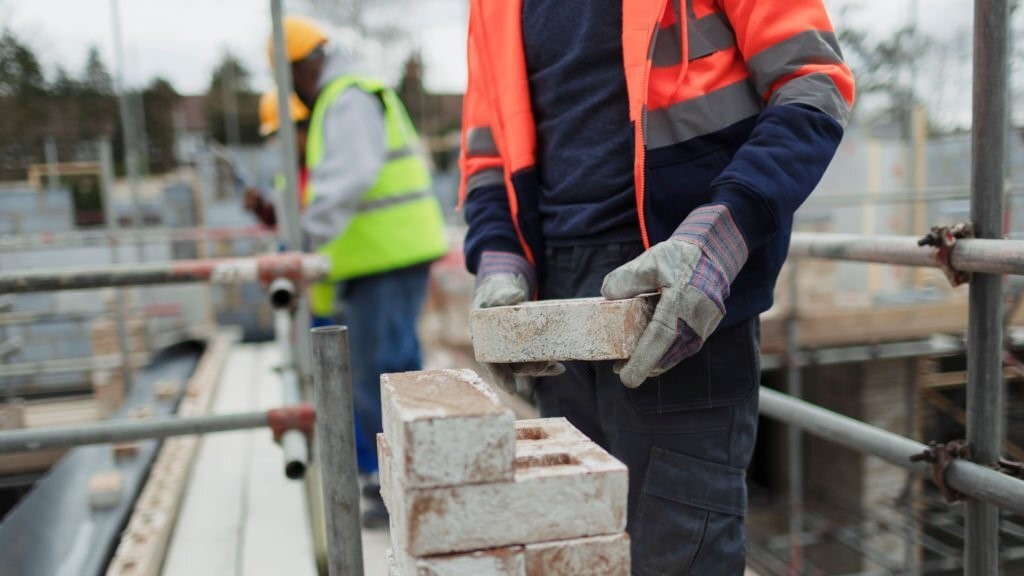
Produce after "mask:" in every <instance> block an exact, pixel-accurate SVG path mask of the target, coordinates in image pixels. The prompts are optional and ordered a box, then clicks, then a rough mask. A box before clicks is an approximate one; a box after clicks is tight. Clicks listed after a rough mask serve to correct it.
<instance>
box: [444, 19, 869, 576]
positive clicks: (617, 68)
mask: <svg viewBox="0 0 1024 576" xmlns="http://www.w3.org/2000/svg"><path fill="white" fill-rule="evenodd" d="M470 6H471V8H470V24H469V84H468V88H467V93H466V99H465V108H464V117H463V146H462V158H461V165H462V189H461V194H462V200H463V205H464V209H465V216H466V220H467V221H468V223H469V231H468V233H467V236H466V242H465V252H466V261H467V265H468V267H469V269H470V271H471V272H474V273H475V274H476V276H477V288H476V294H475V297H474V305H475V306H477V307H490V306H498V305H509V304H516V303H519V302H522V301H524V300H527V299H530V298H536V297H539V298H542V299H559V298H576V297H592V296H599V295H603V296H605V297H606V298H610V299H618V298H628V297H632V296H636V295H639V294H643V293H651V292H660V293H661V298H660V301H659V303H658V305H657V308H656V311H655V314H654V318H653V320H652V321H651V323H650V325H649V326H648V327H647V329H646V330H645V332H644V333H643V335H642V336H641V339H640V342H639V345H638V347H637V351H636V352H635V353H634V355H633V357H632V358H630V359H629V360H628V361H626V362H624V363H620V365H614V364H612V363H610V362H590V363H581V362H567V363H565V366H564V367H563V366H561V365H558V364H552V365H549V364H545V363H540V364H530V365H489V366H486V368H487V371H488V372H489V374H490V376H491V378H492V380H493V381H494V382H495V383H497V384H499V385H501V386H504V387H506V388H507V389H514V386H515V376H516V375H517V374H526V375H534V376H537V375H545V376H544V377H541V378H538V380H537V385H536V397H537V401H538V404H539V406H540V409H541V412H542V415H544V416H564V417H566V418H568V419H569V420H570V421H571V422H572V423H573V424H575V425H576V426H577V427H578V428H580V429H581V430H582V431H583V432H584V433H586V434H587V435H588V436H590V437H591V438H592V439H594V440H595V441H597V442H598V443H599V444H601V445H602V446H604V447H605V448H607V449H608V450H609V451H610V452H611V453H612V454H613V455H615V456H616V457H617V458H619V459H620V460H622V461H623V462H624V463H625V464H626V465H627V466H628V467H629V514H628V526H627V529H628V531H629V534H630V538H631V541H632V550H633V554H632V562H633V565H632V566H633V567H632V569H633V573H634V574H639V575H666V574H672V575H675V574H700V575H711V574H713V575H716V576H719V575H732V574H736V575H739V574H742V573H743V570H744V563H745V556H744V553H745V546H746V543H745V532H744V527H743V518H744V514H745V512H746V507H747V494H746V487H745V483H744V477H745V470H746V468H747V466H748V464H749V462H750V457H751V453H752V451H753V449H754V440H755V436H756V426H757V403H758V382H759V378H760V369H759V362H758V314H759V313H760V312H762V311H764V310H767V309H768V308H769V307H770V306H771V303H772V291H773V288H774V286H775V281H776V277H777V276H778V273H779V269H780V267H781V266H782V263H783V261H784V260H785V257H786V253H787V250H788V246H789V238H790V231H791V228H792V222H793V214H794V212H795V211H796V210H797V208H798V207H799V206H800V204H801V203H802V202H803V201H804V200H805V199H806V198H807V197H808V195H809V194H810V193H811V191H812V190H813V189H814V187H815V186H816V185H817V183H818V181H819V180H820V178H821V176H822V174H823V173H824V171H825V169H826V167H827V166H828V164H829V162H830V161H831V159H832V157H833V155H834V153H835V151H836V148H837V146H838V144H839V141H840V139H841V138H842V136H843V129H844V125H845V124H846V122H847V119H848V118H849V115H850V110H851V106H852V104H853V98H854V82H853V77H852V75H851V73H850V70H849V68H848V67H847V66H846V64H845V63H844V62H843V57H842V53H841V51H840V49H839V46H838V43H837V42H836V35H835V33H834V32H833V29H832V24H831V23H830V21H829V18H828V15H827V14H826V11H825V8H824V6H823V4H822V0H503V1H501V2H495V1H488V0H471V2H470ZM563 371H564V372H563ZM559 372H563V373H560V374H559Z"/></svg>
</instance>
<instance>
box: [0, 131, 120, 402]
mask: <svg viewBox="0 0 1024 576" xmlns="http://www.w3.org/2000/svg"><path fill="white" fill-rule="evenodd" d="M100 180H101V183H100V194H101V197H102V201H103V219H104V220H105V221H106V225H107V231H108V232H109V231H112V230H114V229H115V228H117V227H118V222H117V216H116V214H115V212H114V163H113V151H112V150H111V148H110V139H109V138H104V139H102V140H100ZM109 246H110V263H111V264H117V263H118V262H119V261H120V260H121V256H120V254H118V252H117V244H116V243H115V242H109ZM127 300H128V291H127V290H124V289H123V288H122V289H118V290H117V294H116V297H115V298H114V302H113V308H114V321H115V322H116V323H117V351H118V353H119V354H121V355H122V356H124V355H126V354H129V353H130V352H131V351H130V344H129V338H128V327H127V325H126V324H125V320H126V319H127V316H128V314H127V312H126V310H125V309H126V301H127ZM121 379H122V381H123V382H124V387H125V390H127V391H131V390H132V389H133V388H134V386H135V372H134V371H133V370H132V367H131V366H130V365H129V364H128V363H127V362H126V363H125V364H124V365H123V366H121ZM9 390H12V391H13V387H11V388H9Z"/></svg>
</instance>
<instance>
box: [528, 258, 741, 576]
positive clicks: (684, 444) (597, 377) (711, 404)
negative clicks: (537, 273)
mask: <svg viewBox="0 0 1024 576" xmlns="http://www.w3.org/2000/svg"><path fill="white" fill-rule="evenodd" d="M642 251H643V247H642V246H639V245H633V244H616V245H608V246H577V247H571V248H554V249H549V250H548V253H547V268H546V271H547V278H546V280H545V282H544V286H543V288H542V290H541V295H542V297H543V298H545V299H554V298H581V297H590V296H598V295H599V294H600V289H601V282H602V280H603V278H604V276H605V275H606V274H607V273H608V272H610V271H611V270H613V269H615V268H616V267H618V266H619V265H621V264H624V263H625V262H628V261H629V260H631V259H632V258H633V257H635V256H636V255H638V254H640V253H641V252H642ZM757 355H758V324H757V319H756V318H750V319H748V320H744V321H742V322H739V323H736V324H734V325H732V326H727V327H720V328H719V329H718V330H716V331H715V333H714V334H712V335H711V337H709V338H708V340H707V342H705V344H704V346H703V348H702V349H701V350H700V352H698V353H697V354H695V355H694V356H691V357H689V358H687V359H685V360H683V361H682V362H681V363H680V364H679V365H678V366H676V367H675V368H673V369H671V370H669V371H668V372H666V373H665V374H663V375H661V376H659V377H657V378H651V379H649V380H647V381H646V382H644V383H643V384H641V385H640V386H639V387H638V388H636V389H634V390H629V389H627V388H626V387H624V386H623V385H622V381H621V380H619V377H618V375H616V374H615V373H614V372H613V371H612V363H611V362H566V363H565V365H566V372H565V373H564V374H562V375H560V376H555V377H552V378H541V379H539V381H538V383H537V387H536V393H537V401H538V404H539V406H540V410H541V415H542V416H545V417H551V416H564V417H565V418H567V419H568V420H569V421H570V422H572V423H573V425H575V426H576V427H577V428H579V429H580V430H581V431H582V432H583V433H584V434H586V435H587V436H589V437H590V438H591V439H593V440H594V441H595V442H597V443H598V444H600V445H601V446H603V447H604V448H605V449H607V450H608V451H609V452H611V454H612V455H613V456H615V457H616V458H618V459H619V460H621V461H622V462H623V463H624V464H626V466H627V467H628V468H629V507H628V520H627V528H626V529H627V531H628V532H629V536H630V541H631V548H632V562H633V565H632V572H633V574H634V576H664V575H672V576H676V575H683V574H692V575H704V574H714V575H715V576H733V575H736V576H740V575H742V574H743V570H744V564H745V556H746V535H745V532H744V526H743V519H744V516H745V513H746V508H747V489H746V483H745V470H746V468H747V466H748V465H749V463H750V457H751V455H752V453H753V450H754V440H755V436H756V432H757V400H758V394H757V391H758V381H759V379H760V367H759V363H758V356H757Z"/></svg>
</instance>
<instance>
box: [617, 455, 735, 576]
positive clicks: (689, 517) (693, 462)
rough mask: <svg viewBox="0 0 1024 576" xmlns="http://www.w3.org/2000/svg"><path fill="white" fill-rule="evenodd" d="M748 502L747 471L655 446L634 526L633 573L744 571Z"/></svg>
mask: <svg viewBox="0 0 1024 576" xmlns="http://www.w3.org/2000/svg"><path fill="white" fill-rule="evenodd" d="M746 502H747V494H746V482H745V472H744V471H743V470H742V469H739V468H733V467H731V466H725V465H722V464H716V463H713V462H708V461H706V460H701V459H698V458H693V457H691V456H687V455H685V454H679V453H676V452H670V451H668V450H664V449H662V448H653V449H652V450H651V459H650V464H649V466H648V468H647V474H646V477H645V479H644V485H643V489H642V491H641V494H640V498H639V503H638V510H637V514H636V516H635V522H634V524H635V525H634V526H631V527H630V537H631V539H632V548H633V573H634V574H636V575H637V576H669V575H671V576H675V575H681V574H694V575H696V574H701V575H707V574H714V575H716V576H732V575H733V574H736V575H740V574H742V573H743V567H744V564H745V560H744V556H745V550H744V537H743V517H744V515H745V514H746Z"/></svg>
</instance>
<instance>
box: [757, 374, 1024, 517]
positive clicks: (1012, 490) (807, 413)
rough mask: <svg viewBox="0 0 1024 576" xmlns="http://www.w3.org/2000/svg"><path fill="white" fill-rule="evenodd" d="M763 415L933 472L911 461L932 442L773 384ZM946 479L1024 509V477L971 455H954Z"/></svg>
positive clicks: (972, 493)
mask: <svg viewBox="0 0 1024 576" xmlns="http://www.w3.org/2000/svg"><path fill="white" fill-rule="evenodd" d="M761 414H762V415H764V416H768V417H770V418H774V419H776V420H779V421H781V422H784V423H786V424H789V425H791V426H796V427H797V428H800V429H801V430H803V431H804V432H807V433H808V434H813V435H814V436H818V437H820V438H824V439H826V440H830V441H832V442H835V443H836V444H840V445H842V446H846V447H847V448H851V449H853V450H857V451H859V452H866V453H868V454H872V455H874V456H877V457H879V458H881V459H883V460H886V461H888V462H890V463H892V464H895V465H897V466H901V467H903V468H906V469H907V470H910V471H912V472H915V473H917V474H928V473H930V468H929V465H928V464H927V463H925V462H912V461H911V460H910V457H911V456H916V455H919V454H922V453H923V452H924V451H925V450H926V449H927V448H928V446H925V445H924V444H922V443H920V442H917V441H915V440H911V439H909V438H904V437H903V436H900V435H899V434H893V433H892V432H887V431H885V430H882V429H881V428H876V427H875V426H871V425H869V424H865V423H864V422H861V421H859V420H855V419H853V418H850V417H848V416H843V415H842V414H837V413H836V412H832V411H830V410H826V409H824V408H821V407H818V406H815V405H814V404H809V403H807V402H804V401H803V400H799V399H797V398H793V397H792V396H787V395H786V394H783V393H781V392H777V391H775V390H772V389H770V388H763V387H762V388H761ZM946 483H947V484H949V486H950V487H952V488H953V489H954V490H957V491H958V492H960V493H962V494H964V495H966V496H968V497H970V498H975V499H977V500H980V501H983V502H989V503H992V504H995V505H997V506H999V507H1000V508H1003V509H1004V510H1008V511H1010V512H1014V513H1016V514H1024V480H1018V479H1016V478H1013V477H1011V476H1008V475H1006V474H1003V473H1001V472H997V471H995V470H993V469H991V468H986V467H984V466H980V465H978V464H975V463H973V462H969V461H967V460H954V461H953V462H952V463H951V464H950V465H949V468H947V469H946Z"/></svg>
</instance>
